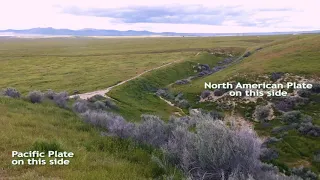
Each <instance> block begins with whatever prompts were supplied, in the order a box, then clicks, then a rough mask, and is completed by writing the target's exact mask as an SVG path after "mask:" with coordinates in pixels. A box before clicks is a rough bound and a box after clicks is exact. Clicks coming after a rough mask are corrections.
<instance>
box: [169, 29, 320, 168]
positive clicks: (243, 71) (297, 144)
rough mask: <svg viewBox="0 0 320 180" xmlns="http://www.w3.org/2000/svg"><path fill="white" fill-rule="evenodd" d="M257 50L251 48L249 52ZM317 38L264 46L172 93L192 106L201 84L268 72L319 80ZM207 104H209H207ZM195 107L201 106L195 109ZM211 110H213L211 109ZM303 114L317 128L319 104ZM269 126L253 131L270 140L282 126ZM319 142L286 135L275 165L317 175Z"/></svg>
mask: <svg viewBox="0 0 320 180" xmlns="http://www.w3.org/2000/svg"><path fill="white" fill-rule="evenodd" d="M255 48H257V47H253V48H250V49H251V50H253V49H255ZM319 49H320V35H302V36H292V37H289V38H288V39H284V40H279V41H275V42H272V43H269V44H266V45H265V47H264V49H262V50H261V51H258V52H256V53H255V54H253V55H251V56H250V57H248V58H246V59H244V60H243V61H242V62H241V63H239V64H235V65H233V66H231V67H229V68H227V69H225V70H223V71H220V72H218V73H216V74H213V75H211V76H208V77H205V78H203V79H199V80H196V81H193V82H192V83H191V84H190V85H182V86H175V87H173V88H172V90H173V91H176V92H183V93H185V94H186V95H187V98H188V99H189V100H190V101H193V102H195V101H196V99H197V95H199V94H200V93H201V91H203V90H204V88H203V84H204V82H213V83H218V82H226V81H228V80H229V79H238V80H241V79H246V80H248V79H247V78H242V75H247V77H250V76H255V75H259V74H265V73H271V72H288V73H293V74H302V75H307V76H317V77H319V76H320V71H319V69H320V53H319ZM209 104H210V103H209ZM197 106H200V107H202V106H204V104H203V105H197ZM210 107H214V105H212V103H211V106H210ZM298 110H300V111H302V112H303V113H305V114H309V115H311V116H312V117H313V119H314V120H313V122H314V123H315V124H318V125H319V124H320V104H319V103H316V104H314V105H308V106H306V107H303V108H302V109H301V108H299V109H298ZM271 125H272V126H270V127H268V128H266V127H263V126H262V125H261V124H256V126H255V128H256V130H257V131H258V133H259V134H260V135H263V136H271V135H272V134H271V130H272V128H273V127H275V126H279V125H281V123H280V122H279V120H274V121H273V122H272V123H271ZM319 144H320V140H319V138H313V137H310V136H302V135H301V134H300V133H298V132H297V131H296V130H292V131H290V132H289V135H288V136H286V137H285V138H284V140H283V141H281V142H279V143H277V144H276V145H275V147H276V148H277V149H278V151H279V154H280V157H279V159H277V160H275V163H276V164H278V165H280V166H281V167H284V168H286V167H287V166H289V167H296V166H299V165H304V166H307V167H311V168H312V169H313V170H314V171H315V172H320V164H319V163H315V162H313V160H312V159H313V155H314V152H316V151H317V150H319V149H320V146H319Z"/></svg>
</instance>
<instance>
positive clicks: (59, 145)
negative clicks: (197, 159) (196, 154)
mask: <svg viewBox="0 0 320 180" xmlns="http://www.w3.org/2000/svg"><path fill="white" fill-rule="evenodd" d="M0 112H1V115H0V124H1V132H0V141H1V144H0V150H1V152H2V153H1V155H0V167H1V168H2V170H1V171H0V173H1V174H0V176H1V177H2V178H13V177H15V178H17V179H40V178H59V179H119V180H120V179H121V180H122V179H139V180H140V179H150V178H153V177H154V176H155V175H157V174H158V175H159V174H160V175H161V174H163V171H162V170H161V169H159V168H158V167H157V166H156V165H155V164H154V163H153V162H152V161H151V153H152V152H155V151H154V150H152V149H150V148H146V147H138V146H136V145H134V144H133V143H132V142H130V141H126V140H118V139H115V138H112V137H102V136H101V135H100V132H99V130H98V129H96V128H93V127H91V126H90V125H88V124H85V123H83V122H82V121H81V120H80V119H79V118H78V117H77V116H76V115H75V114H74V113H73V112H71V111H68V110H64V109H60V108H58V107H56V106H54V105H52V104H51V103H49V102H45V103H43V104H32V103H29V102H26V101H23V100H17V99H9V98H3V97H1V98H0ZM29 150H42V151H47V150H62V151H71V152H73V153H74V154H75V155H74V158H69V160H70V165H68V166H63V167H59V166H50V165H43V166H28V165H24V166H13V165H11V160H12V159H13V158H12V157H11V151H21V152H25V151H29ZM155 153H156V152H155ZM177 177H179V172H178V171H177Z"/></svg>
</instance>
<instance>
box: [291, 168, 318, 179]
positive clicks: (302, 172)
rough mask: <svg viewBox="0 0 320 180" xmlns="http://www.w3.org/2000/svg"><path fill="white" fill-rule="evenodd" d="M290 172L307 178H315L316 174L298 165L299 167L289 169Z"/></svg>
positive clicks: (316, 177)
mask: <svg viewBox="0 0 320 180" xmlns="http://www.w3.org/2000/svg"><path fill="white" fill-rule="evenodd" d="M291 173H292V174H294V175H296V176H299V177H301V178H302V179H308V180H317V179H318V176H317V174H315V173H313V172H312V171H310V170H309V169H308V168H304V167H299V168H293V169H292V170H291Z"/></svg>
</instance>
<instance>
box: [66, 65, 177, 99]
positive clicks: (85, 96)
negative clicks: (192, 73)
mask: <svg viewBox="0 0 320 180" xmlns="http://www.w3.org/2000/svg"><path fill="white" fill-rule="evenodd" d="M179 61H182V59H179V60H176V61H173V62H170V63H167V64H163V65H161V66H158V67H155V68H152V69H149V70H147V71H144V72H142V73H140V74H138V75H136V76H134V77H132V78H129V79H127V80H124V81H121V82H120V83H118V84H116V85H113V86H110V87H108V88H107V89H102V90H97V91H92V92H87V93H83V94H75V95H72V96H69V98H74V97H76V96H79V98H80V99H89V98H91V97H93V96H95V95H101V96H104V97H107V98H110V97H108V96H107V95H106V93H108V92H109V91H111V90H112V88H115V87H117V86H120V85H122V84H124V83H127V82H129V81H131V80H134V79H136V78H138V77H140V76H142V75H144V74H145V73H148V72H150V71H153V70H156V69H160V68H163V67H165V66H169V65H170V64H173V63H177V62H179Z"/></svg>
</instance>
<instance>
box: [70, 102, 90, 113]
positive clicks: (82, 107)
mask: <svg viewBox="0 0 320 180" xmlns="http://www.w3.org/2000/svg"><path fill="white" fill-rule="evenodd" d="M72 109H73V111H74V112H76V113H84V112H86V111H88V110H89V103H88V101H86V100H82V99H80V100H77V101H76V102H75V103H73V105H72Z"/></svg>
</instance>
